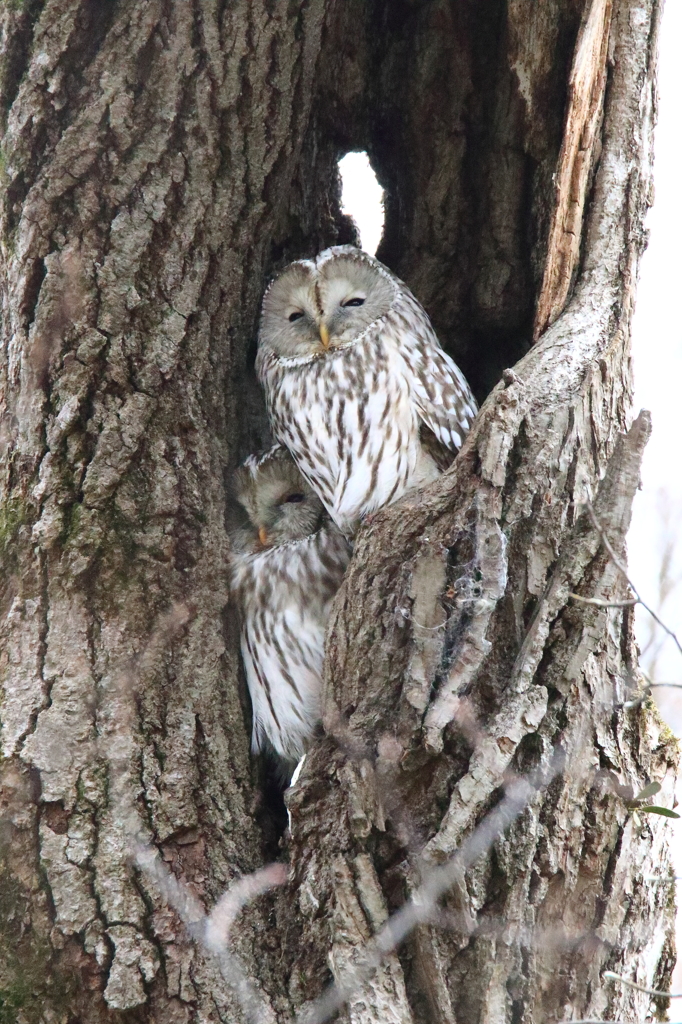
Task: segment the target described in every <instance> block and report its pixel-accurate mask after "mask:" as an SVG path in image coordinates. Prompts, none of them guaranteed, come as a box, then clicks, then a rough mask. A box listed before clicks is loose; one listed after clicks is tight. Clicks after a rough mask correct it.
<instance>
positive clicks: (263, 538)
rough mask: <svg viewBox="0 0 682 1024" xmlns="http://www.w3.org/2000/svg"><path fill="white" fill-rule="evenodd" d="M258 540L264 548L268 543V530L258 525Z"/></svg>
mask: <svg viewBox="0 0 682 1024" xmlns="http://www.w3.org/2000/svg"><path fill="white" fill-rule="evenodd" d="M258 540H259V541H260V542H261V544H262V545H263V547H264V548H266V547H267V546H268V544H269V540H268V531H267V530H266V529H265V527H264V526H259V527H258Z"/></svg>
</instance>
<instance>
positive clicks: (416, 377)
mask: <svg viewBox="0 0 682 1024" xmlns="http://www.w3.org/2000/svg"><path fill="white" fill-rule="evenodd" d="M256 368H257V371H258V376H259V379H260V381H261V383H262V384H263V387H264V388H265V396H266V401H267V405H268V411H269V413H270V417H271V420H272V426H273V430H274V433H275V435H276V437H277V438H278V440H279V441H281V442H282V443H283V444H285V445H286V446H287V447H288V448H289V450H290V451H291V453H292V455H293V456H294V458H295V460H296V462H297V463H298V466H299V468H300V470H301V471H302V473H303V474H304V475H305V476H306V477H307V479H308V480H309V481H310V483H311V485H312V486H313V487H314V489H315V490H316V491H317V493H318V494H319V495H320V497H321V498H322V501H323V502H324V504H325V505H326V507H327V509H328V510H329V513H330V515H331V516H332V518H333V519H334V521H335V522H336V523H337V525H338V526H339V527H340V528H341V529H342V530H343V531H344V532H345V533H352V532H353V530H354V529H355V528H356V526H357V524H358V521H359V520H360V518H361V517H362V516H363V515H365V514H366V513H368V512H373V511H375V510H376V509H378V508H381V507H382V506H383V505H388V504H390V503H391V502H392V501H395V500H396V499H397V498H399V497H400V496H401V495H402V494H404V493H405V491H407V490H409V489H410V488H412V487H416V486H419V485H420V484H423V483H426V482H428V481H429V480H432V479H434V478H435V476H436V475H437V474H438V468H437V465H436V463H435V461H434V460H433V458H432V457H431V455H430V454H429V453H428V451H427V450H426V448H425V447H424V446H423V445H422V441H421V439H420V427H421V426H422V425H424V426H426V427H428V428H429V430H431V431H432V432H433V433H434V434H435V435H436V437H437V438H438V440H439V441H440V442H442V444H444V445H446V446H447V447H448V448H449V449H450V450H451V451H457V449H458V448H459V447H460V446H461V444H462V441H463V439H464V435H465V434H466V432H467V431H468V429H469V427H470V425H471V422H472V420H473V418H474V416H475V415H476V402H475V399H474V397H473V395H472V394H471V391H470V389H469V386H468V384H467V382H466V380H465V379H464V377H463V376H462V374H461V372H460V371H459V369H458V368H457V366H456V365H455V363H454V362H453V361H452V359H451V358H450V356H448V355H447V353H445V352H444V351H443V349H442V348H441V347H440V344H439V342H438V339H437V338H436V335H435V333H434V331H433V328H432V326H431V323H430V321H429V318H428V316H427V315H426V313H425V312H424V310H423V309H422V307H421V306H420V305H419V303H418V302H417V300H416V299H415V297H414V295H412V292H411V291H410V290H409V288H408V287H407V286H406V285H405V284H403V282H402V281H400V280H399V279H398V278H397V277H395V276H394V275H393V274H392V273H391V272H390V270H388V269H387V268H386V267H385V266H384V265H383V264H382V263H379V261H378V260H375V259H373V258H372V257H371V256H368V255H367V254H366V253H364V252H362V251H361V250H359V249H355V248H353V247H352V246H345V245H344V246H334V247H333V248H331V249H326V250H325V251H324V252H322V253H320V255H319V256H317V257H316V258H315V259H314V260H300V261H298V262H296V263H292V264H290V265H289V266H288V267H287V268H286V269H285V270H284V271H283V272H282V273H281V274H280V275H279V276H278V277H277V278H276V279H275V280H274V281H273V282H272V284H271V285H270V287H269V288H268V290H267V291H266V293H265V296H264V298H263V310H262V316H261V325H260V332H259V339H258V356H257V358H256Z"/></svg>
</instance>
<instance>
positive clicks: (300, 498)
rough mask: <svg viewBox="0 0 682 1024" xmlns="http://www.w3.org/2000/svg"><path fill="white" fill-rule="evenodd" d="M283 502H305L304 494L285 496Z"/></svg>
mask: <svg viewBox="0 0 682 1024" xmlns="http://www.w3.org/2000/svg"><path fill="white" fill-rule="evenodd" d="M284 500H285V501H294V502H298V501H305V494H287V496H286V498H285V499H284Z"/></svg>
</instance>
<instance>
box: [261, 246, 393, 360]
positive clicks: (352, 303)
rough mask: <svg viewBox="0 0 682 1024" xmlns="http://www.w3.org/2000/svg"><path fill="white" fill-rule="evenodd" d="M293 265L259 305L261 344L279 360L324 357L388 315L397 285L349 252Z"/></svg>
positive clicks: (359, 255)
mask: <svg viewBox="0 0 682 1024" xmlns="http://www.w3.org/2000/svg"><path fill="white" fill-rule="evenodd" d="M331 253H332V255H329V250H328V251H327V253H322V254H321V256H318V257H317V259H316V260H302V261H301V262H300V263H292V264H291V265H290V266H288V267H287V268H286V270H284V271H283V272H282V273H281V274H280V276H279V277H278V278H276V280H275V281H274V282H273V283H272V285H271V286H270V288H269V289H268V291H267V292H266V293H265V297H264V299H263V312H262V318H261V326H260V334H259V342H260V344H261V345H262V344H266V345H269V346H270V348H271V349H272V350H273V351H274V352H275V354H276V355H278V356H280V357H285V358H290V357H309V356H313V355H323V354H324V353H325V352H329V351H333V350H334V349H335V348H338V347H339V346H341V345H345V344H347V343H348V342H350V341H354V340H355V339H356V338H357V337H358V336H359V335H360V334H362V333H363V332H364V331H366V330H367V328H368V327H370V326H371V325H372V324H373V323H374V322H375V321H376V320H378V319H379V318H380V317H382V316H385V315H386V313H388V311H389V309H390V307H391V304H392V303H393V301H394V299H395V296H396V285H395V283H394V282H393V280H392V279H391V277H390V275H389V273H388V271H386V270H385V269H384V268H383V267H382V266H381V264H379V263H377V262H376V261H375V260H372V259H371V257H368V256H366V255H365V254H364V253H362V252H361V251H360V250H359V249H354V248H352V247H351V246H344V247H339V248H338V249H336V250H331Z"/></svg>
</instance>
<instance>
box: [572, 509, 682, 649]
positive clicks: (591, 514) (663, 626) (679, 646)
mask: <svg viewBox="0 0 682 1024" xmlns="http://www.w3.org/2000/svg"><path fill="white" fill-rule="evenodd" d="M585 507H586V508H587V513H588V515H589V517H590V519H591V520H592V525H593V526H594V528H595V530H596V531H597V533H598V534H599V536H600V537H601V541H602V544H603V545H604V547H605V548H606V550H607V552H608V554H609V557H610V559H611V561H612V562H613V564H614V565H615V566H616V568H617V569H618V570H619V572H620V573H621V574H622V575H623V576H624V578H625V580H626V582H627V584H628V586H629V587H630V590H631V591H632V593H633V594H634V595H635V598H636V600H635V601H634V602H633V603H634V604H641V606H642V608H644V609H645V611H647V612H648V613H649V615H650V616H651V618H652V619H653V620H654V622H656V623H658V625H659V626H660V627H661V629H662V630H663V631H664V633H667V635H668V636H669V637H670V638H671V640H672V641H673V642H674V644H675V646H676V647H677V649H678V651H679V652H680V654H681V655H682V643H680V640H679V638H678V636H677V634H676V633H675V632H674V630H672V629H670V627H669V626H666V624H665V622H663V620H662V619H661V618H660V617H659V616H658V615H657V614H656V612H655V611H654V610H653V608H652V607H651V606H650V605H648V604H647V603H646V601H644V600H643V598H642V595H641V594H640V593H639V591H638V590H637V587H636V586H635V585H634V583H633V582H632V580H631V579H630V576H629V574H628V570H627V568H626V567H625V565H624V564H623V562H622V561H621V559H620V558H619V557H618V555H617V554H616V552H615V551H614V549H613V546H612V544H611V542H610V540H609V538H608V537H607V536H606V531H605V530H604V527H603V526H602V524H601V523H600V522H599V520H598V519H597V517H596V515H595V512H594V509H593V507H592V503H591V502H590V501H587V502H586V503H585ZM571 596H574V595H571ZM586 600H587V599H586ZM596 600H597V599H596V598H593V599H592V600H591V601H590V603H596Z"/></svg>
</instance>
